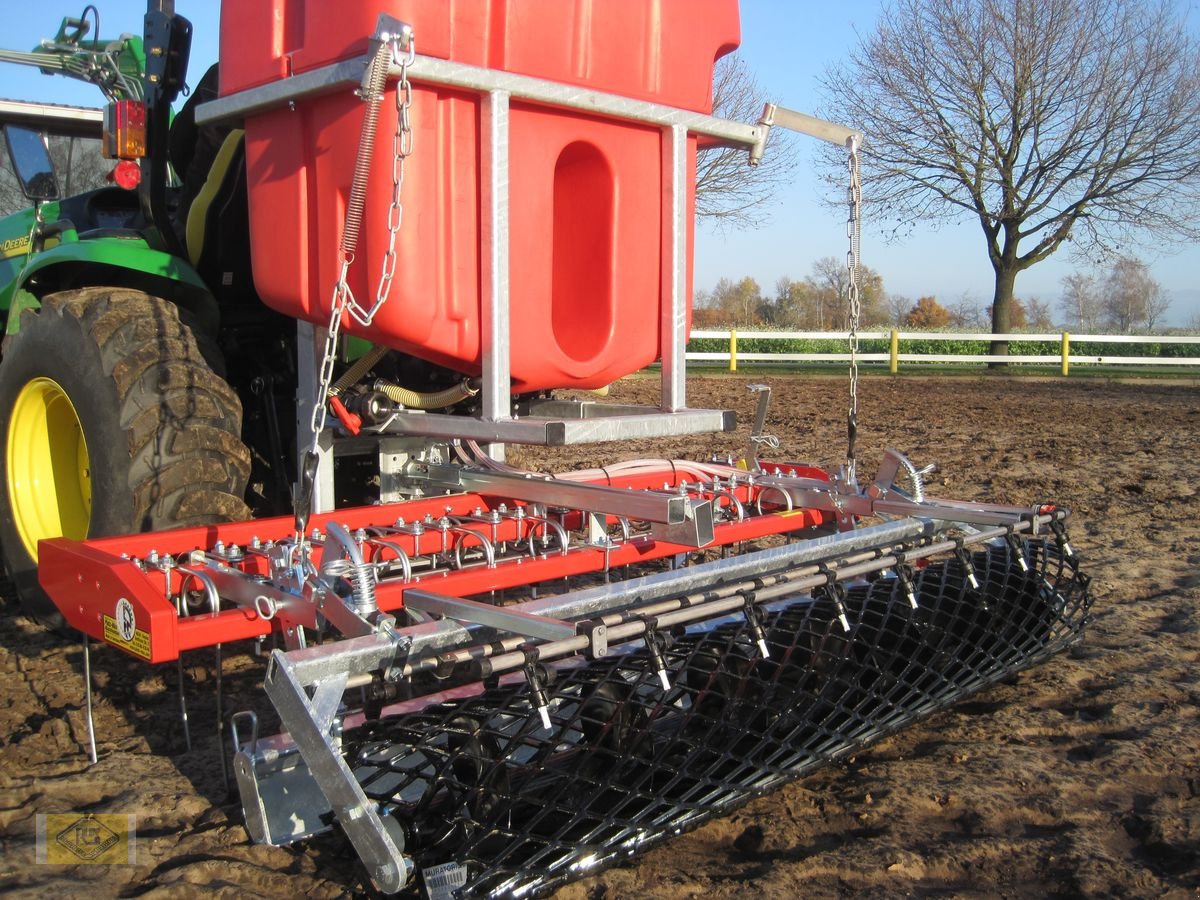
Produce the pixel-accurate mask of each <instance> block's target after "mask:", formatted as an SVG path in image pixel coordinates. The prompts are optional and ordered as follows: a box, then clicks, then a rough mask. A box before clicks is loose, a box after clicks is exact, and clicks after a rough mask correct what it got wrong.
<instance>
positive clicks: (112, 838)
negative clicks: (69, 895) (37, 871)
mask: <svg viewBox="0 0 1200 900" xmlns="http://www.w3.org/2000/svg"><path fill="white" fill-rule="evenodd" d="M134 827H135V817H134V816H129V815H123V814H115V813H96V814H92V813H88V814H86V815H80V814H79V813H44V814H41V813H39V814H38V817H37V861H38V862H39V863H42V864H46V865H52V866H53V865H59V866H64V865H65V866H77V865H80V864H85V865H93V866H97V865H100V866H104V865H107V866H112V865H118V866H121V865H133V864H134V862H135V832H134Z"/></svg>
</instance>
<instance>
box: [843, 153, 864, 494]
mask: <svg viewBox="0 0 1200 900" xmlns="http://www.w3.org/2000/svg"><path fill="white" fill-rule="evenodd" d="M847 146H848V148H849V150H850V154H849V159H848V160H847V168H848V170H849V174H850V186H849V188H848V190H847V192H846V193H847V202H848V205H849V207H850V216H849V218H848V219H847V220H846V237H847V238H848V239H849V241H850V249H849V250H848V251H847V253H846V274H847V275H848V276H849V278H848V284H847V286H846V300H847V304H848V306H849V323H848V324H849V331H850V408H849V410H848V411H847V415H846V481H847V482H848V483H849V484H855V483H856V482H857V478H856V473H855V468H856V465H857V458H856V452H855V441H856V439H857V437H858V328H859V324H860V319H861V318H862V303H861V298H860V297H859V290H858V277H859V272H858V269H859V253H860V248H861V243H862V179H861V173H860V171H859V149H858V137H857V135H855V136H852V137H851V138H850V139H849V141H847Z"/></svg>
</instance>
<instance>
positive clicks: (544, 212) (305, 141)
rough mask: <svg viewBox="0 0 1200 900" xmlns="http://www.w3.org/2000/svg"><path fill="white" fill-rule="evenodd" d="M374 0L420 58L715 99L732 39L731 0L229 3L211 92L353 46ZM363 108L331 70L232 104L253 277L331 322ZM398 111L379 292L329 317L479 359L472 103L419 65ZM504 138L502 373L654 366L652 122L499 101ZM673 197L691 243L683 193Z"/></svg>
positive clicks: (659, 178)
mask: <svg viewBox="0 0 1200 900" xmlns="http://www.w3.org/2000/svg"><path fill="white" fill-rule="evenodd" d="M381 10H382V11H386V12H387V13H389V14H390V15H392V16H394V17H396V18H397V19H400V20H402V21H405V22H408V23H410V24H411V25H412V26H413V33H414V37H415V41H416V46H417V51H418V52H419V53H421V54H423V55H427V56H437V57H442V58H448V59H453V60H456V61H458V62H464V63H470V64H473V65H481V66H486V67H488V68H494V69H502V70H506V71H510V72H517V73H521V74H525V75H532V76H536V77H540V78H547V79H551V80H554V81H560V82H566V83H569V84H577V85H583V86H586V87H589V88H593V89H596V90H600V91H606V92H609V93H615V94H621V95H624V96H628V97H634V98H637V99H643V100H652V101H654V102H657V103H663V104H666V105H670V106H678V107H683V108H687V109H692V110H696V111H699V112H708V111H709V110H710V108H711V89H712V67H713V62H714V61H715V59H716V58H717V57H719V56H721V55H722V54H724V53H727V52H729V51H730V50H732V49H733V48H734V47H735V46H736V45H737V40H738V17H737V3H736V0H386V2H384V3H382V4H381V3H380V2H379V0H372V2H369V3H366V2H361V0H351V2H342V3H337V4H334V3H330V2H320V0H266V2H255V3H246V2H234V0H227V2H225V3H224V4H223V8H222V18H221V93H222V95H227V94H230V93H234V92H236V91H239V90H242V89H245V88H248V87H253V86H255V85H259V84H263V83H265V82H268V81H273V80H277V79H280V78H284V77H287V76H288V75H289V74H294V73H298V72H302V71H306V70H309V69H313V68H316V67H319V66H322V65H326V64H328V63H331V62H335V61H337V60H341V59H346V58H351V57H354V56H359V55H361V54H363V53H365V52H367V50H368V38H369V35H370V34H371V33H372V32H373V31H374V29H375V24H376V18H377V16H378V14H379V12H380V11H381ZM394 90H395V86H394V83H393V84H391V85H389V89H388V92H387V97H386V98H385V100H384V103H383V106H382V114H381V117H380V123H379V138H378V140H377V142H376V148H375V156H374V165H373V167H372V173H371V178H370V183H369V186H368V194H367V203H366V209H365V217H364V223H363V228H362V234H361V238H360V243H359V247H358V253H357V255H356V259H355V262H354V265H353V267H352V269H351V279H350V286H351V289H352V290H353V292H354V294H355V296H356V297H358V298H359V299H360V300H361V301H362V302H363V303H364V305H370V300H371V299H372V298H373V297H374V294H375V286H376V283H377V281H378V278H379V271H380V263H381V260H382V256H383V254H384V252H385V251H386V248H387V241H388V236H387V216H388V208H389V205H390V200H391V193H392V184H391V172H392V141H391V133H392V131H393V130H394V128H395V121H396V119H395V117H396V113H395V106H394ZM362 115H363V103H362V102H361V101H360V100H359V99H358V98H357V97H356V96H355V95H354V94H353V92H352V90H351V89H350V88H345V89H342V90H339V91H337V92H334V93H332V94H326V95H321V96H317V97H313V98H305V99H302V100H299V101H297V102H296V104H295V108H280V109H277V110H272V111H269V112H266V113H260V114H255V115H253V116H251V117H249V118H248V119H247V121H246V165H247V177H248V184H249V193H250V224H251V241H252V252H253V259H254V279H255V284H256V286H257V288H258V291H259V294H260V295H261V296H262V298H263V300H264V301H265V302H266V303H268V304H269V305H270V306H272V307H274V308H275V309H278V310H280V311H281V312H284V313H286V314H288V315H291V316H296V317H299V318H304V319H309V320H312V321H314V322H325V321H326V320H327V318H328V312H329V304H330V299H331V296H332V292H333V287H334V284H335V282H336V280H337V264H338V246H339V243H340V239H341V231H342V225H343V217H344V214H345V208H346V203H347V198H348V196H349V190H350V181H351V175H352V173H353V169H354V160H355V155H356V153H357V149H358V142H359V133H360V126H361V121H362ZM411 121H412V127H413V132H414V133H413V152H412V156H411V157H410V158H409V160H408V163H407V169H406V177H405V183H404V194H403V203H404V219H403V224H402V227H401V229H400V233H399V236H398V239H397V257H398V265H397V268H396V279H395V284H394V287H393V289H392V294H391V299H390V300H389V301H388V303H387V305H386V306H385V307H384V309H383V310H382V311H381V312H380V313H379V315H378V316H377V317H376V319H375V321H374V323H373V324H372V326H371V327H370V328H366V329H364V328H361V327H358V326H356V325H355V323H353V322H352V321H351V320H349V319H347V320H346V323H345V325H346V329H347V331H349V332H351V333H356V334H359V335H361V336H363V337H366V338H368V339H370V340H372V341H374V342H376V343H380V344H385V345H387V346H390V347H394V348H397V349H400V350H403V351H405V352H407V353H411V354H412V355H414V356H417V357H420V358H423V359H427V360H430V361H432V362H436V363H440V364H442V365H445V366H448V367H450V368H452V369H455V370H457V371H462V372H468V373H477V372H478V371H479V367H480V358H481V349H480V303H481V287H480V285H481V282H480V267H481V246H480V221H481V211H480V168H479V158H480V144H479V140H480V137H479V136H480V101H479V98H478V97H477V96H476V95H475V94H472V93H467V92H461V91H457V90H450V89H445V88H438V87H435V86H427V85H422V84H420V82H419V81H416V80H415V89H414V92H413V107H412V112H411ZM510 138H511V140H510V151H509V165H510V171H509V176H510V178H509V184H510V210H511V212H510V225H511V229H510V236H509V242H510V294H511V310H510V315H511V335H512V337H511V346H510V356H511V360H512V362H511V370H512V376H513V390H514V391H518V390H521V391H523V390H534V389H540V388H549V387H599V386H601V385H604V384H607V383H609V382H610V381H612V380H614V379H615V378H618V377H620V376H621V375H624V374H627V373H629V372H632V371H636V370H637V369H639V368H642V367H643V366H645V365H648V364H649V363H651V362H653V361H654V360H655V359H656V358H657V356H658V346H659V322H660V311H661V305H662V302H663V297H662V244H663V240H662V227H663V222H662V214H661V205H662V185H663V173H662V140H663V137H662V134H661V132H660V130H659V129H658V128H657V127H653V126H644V125H638V124H634V123H625V122H615V121H612V120H608V119H601V118H597V117H592V116H588V115H584V114H580V113H575V112H570V111H565V110H554V109H548V108H546V107H536V106H533V105H529V104H523V103H520V102H516V101H514V102H513V104H512V111H511V120H510ZM689 171H690V172H691V173H693V175H694V171H695V143H694V141H692V142H691V143H690V146H689ZM693 180H694V178H693ZM688 208H689V216H688V221H689V225H688V245H689V256H690V246H691V239H692V235H691V225H690V222H691V215H690V213H691V210H692V197H691V196H690V194H689V203H688ZM688 292H689V296H690V292H691V275H690V266H689V277H688Z"/></svg>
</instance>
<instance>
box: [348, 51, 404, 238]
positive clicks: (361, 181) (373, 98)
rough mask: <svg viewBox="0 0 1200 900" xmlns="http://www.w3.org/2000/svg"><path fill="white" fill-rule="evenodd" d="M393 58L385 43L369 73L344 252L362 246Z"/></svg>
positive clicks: (351, 187) (352, 182) (377, 52)
mask: <svg viewBox="0 0 1200 900" xmlns="http://www.w3.org/2000/svg"><path fill="white" fill-rule="evenodd" d="M391 59H392V50H391V46H390V45H389V44H387V43H381V44H380V45H379V48H378V49H377V50H376V51H375V55H374V56H373V57H372V58H371V68H370V71H369V73H368V76H367V88H366V93H365V96H363V100H364V101H366V104H367V108H366V110H365V111H364V112H363V123H362V135H361V137H360V138H359V142H358V156H357V157H356V158H355V160H354V178H353V179H352V180H351V182H350V200H349V203H348V204H347V206H346V225H345V228H344V230H343V231H342V252H343V253H344V254H346V255H347V256H353V255H354V251H355V249H356V248H357V247H358V234H359V231H360V230H361V228H362V217H363V206H364V205H365V203H366V199H367V174H368V173H369V172H370V169H371V155H372V153H373V152H374V150H375V132H376V131H377V130H378V127H379V106H380V102H381V101H382V100H383V91H384V87H385V86H386V85H387V76H388V67H389V64H390V63H391Z"/></svg>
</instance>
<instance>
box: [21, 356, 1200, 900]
mask: <svg viewBox="0 0 1200 900" xmlns="http://www.w3.org/2000/svg"><path fill="white" fill-rule="evenodd" d="M750 380H753V379H746V378H735V377H713V378H705V379H694V380H693V382H692V384H691V386H690V392H691V393H690V400H691V403H692V405H694V406H701V405H705V406H707V405H713V406H720V407H732V408H736V409H738V410H739V412H740V413H741V415H742V418H743V420H748V419H749V417H750V411H751V409H752V401H751V400H750V399H749V396H748V394H747V392H746V387H745V386H746V384H747V383H748V382H749V381H750ZM756 380H762V377H761V376H759V377H758V378H757V379H756ZM772 382H773V384H774V385H775V388H776V396H775V403H774V406H773V412H772V416H771V420H770V430H772V431H773V432H774V433H775V434H777V435H778V436H779V438H780V441H781V444H782V447H781V451H780V452H781V455H782V456H784V457H787V458H793V459H803V460H812V461H815V462H819V463H823V464H836V463H837V462H838V461H839V456H840V454H841V453H842V452H843V447H844V442H845V414H844V409H845V391H846V387H845V383H844V381H842V380H841V379H823V378H811V377H809V378H795V377H776V378H774V379H772ZM654 388H655V385H654V382H652V381H649V380H645V379H640V380H639V379H633V380H629V381H626V382H622V383H620V384H618V385H617V386H616V387H615V389H614V392H613V393H614V399H617V400H621V401H643V402H645V401H647V400H650V399H651V395H652V392H653V390H654ZM744 439H745V430H744V429H743V431H742V432H740V433H739V434H738V435H735V436H733V437H732V438H731V437H730V436H724V437H715V438H710V437H703V438H696V439H690V440H686V441H681V442H678V445H677V446H675V447H674V448H673V452H674V453H676V454H678V455H680V456H692V457H696V456H700V457H707V456H709V455H710V454H711V453H712V452H714V451H719V452H724V451H725V450H728V449H736V448H738V447H740V446H741V444H742V443H743V442H744ZM859 442H860V456H861V460H862V462H861V469H862V471H864V472H867V473H869V472H870V471H871V470H872V469H873V467H874V465H875V464H876V463H877V462H878V459H879V456H880V452H881V451H882V449H883V448H885V447H887V446H896V447H898V448H900V449H903V450H905V451H906V452H908V453H909V454H910V455H911V456H912V458H913V459H914V460H916V461H918V462H920V463H924V462H927V461H936V462H937V463H938V466H939V468H938V472H937V474H936V475H935V476H933V483H934V485H935V486H936V488H937V492H938V493H941V494H944V495H945V496H952V497H964V498H980V499H988V500H993V501H1000V502H1013V503H1022V504H1028V503H1033V502H1036V501H1042V500H1053V501H1056V502H1059V503H1061V504H1064V505H1068V506H1070V507H1072V508H1073V509H1074V511H1075V517H1074V520H1073V526H1072V532H1073V538H1074V543H1075V546H1076V549H1077V551H1078V552H1079V553H1080V555H1081V556H1082V557H1084V559H1085V561H1086V570H1087V571H1088V572H1090V573H1091V575H1092V576H1093V578H1094V582H1093V588H1094V593H1095V595H1096V605H1095V608H1094V621H1093V622H1092V624H1091V626H1090V628H1089V630H1088V632H1087V634H1086V637H1085V641H1084V643H1083V644H1081V645H1079V646H1077V647H1075V648H1074V649H1072V650H1071V651H1069V652H1067V653H1065V654H1062V655H1060V656H1059V657H1057V658H1055V659H1054V660H1052V661H1051V662H1049V663H1047V664H1045V665H1043V666H1041V667H1039V668H1037V669H1034V670H1032V671H1030V672H1027V673H1025V674H1023V675H1021V676H1020V677H1019V678H1018V679H1017V680H1016V681H1015V683H1011V684H1004V685H1001V686H998V687H995V688H993V689H990V690H988V691H986V692H985V693H983V694H980V695H977V696H976V697H974V698H972V700H970V701H968V702H967V703H965V704H963V705H961V706H959V707H956V708H955V709H952V710H950V711H948V712H944V713H941V714H938V715H936V716H935V717H933V718H931V719H929V720H927V721H926V722H924V723H923V724H921V725H919V726H917V727H915V728H912V729H910V730H908V731H906V732H904V733H902V734H900V735H898V736H896V737H893V738H890V739H888V740H886V741H884V742H882V743H880V744H877V745H875V746H874V747H872V748H870V749H868V750H866V751H864V752H862V753H860V754H859V755H858V756H857V757H855V758H854V759H853V760H850V761H848V762H845V763H842V764H838V765H836V766H832V767H829V768H826V769H825V770H822V771H820V772H818V773H817V774H814V775H812V776H810V777H807V778H804V779H802V780H800V781H798V782H796V783H794V784H792V785H791V786H790V787H788V788H785V789H784V790H782V791H779V792H778V793H776V794H774V795H772V796H770V797H768V798H764V799H761V800H758V801H755V802H753V803H751V804H750V805H748V806H746V807H744V808H743V809H742V810H740V811H739V812H736V813H734V814H733V815H731V816H729V817H727V818H725V819H721V820H718V821H715V822H712V823H710V824H708V825H706V826H704V827H703V828H700V829H699V830H697V831H694V832H692V833H691V834H688V835H685V836H683V837H680V838H678V839H676V840H674V841H672V842H671V843H669V844H667V845H666V846H664V847H662V848H659V849H657V850H654V851H652V852H650V853H648V854H647V855H645V856H643V857H641V858H640V859H638V860H636V861H635V862H634V863H632V864H630V865H628V866H626V867H623V868H618V869H613V870H610V871H608V872H605V873H603V874H601V875H599V876H596V877H593V878H591V879H589V880H586V881H582V882H579V883H578V884H575V885H571V886H568V887H567V888H565V889H563V890H562V891H560V893H559V895H558V896H560V897H562V898H572V900H582V898H599V897H605V898H613V897H639V898H640V897H650V898H684V897H700V896H704V897H742V896H747V895H750V894H755V895H758V896H762V897H795V896H808V897H822V896H839V895H859V894H862V895H870V896H873V897H874V896H909V895H914V894H915V895H929V894H933V895H946V896H997V895H1000V896H1061V897H1076V896H1088V897H1092V896H1136V897H1148V896H1172V897H1181V898H1182V897H1195V896H1196V893H1197V888H1198V887H1200V610H1198V608H1197V601H1198V600H1200V541H1198V536H1200V502H1198V501H1197V495H1196V491H1197V489H1198V487H1200V459H1198V455H1197V451H1198V449H1200V385H1198V384H1196V383H1194V382H1193V383H1190V384H1189V383H1184V384H1165V383H1161V382H1144V383H1139V384H1115V383H1109V382H1106V381H1101V380H1099V379H1096V380H1081V381H1071V382H1068V383H1063V382H1061V381H1058V380H1053V381H1016V380H1002V379H991V378H986V379H965V378H962V379H951V380H934V379H918V378H910V377H905V378H902V379H898V380H895V379H890V378H884V377H872V378H867V379H865V380H864V382H863V384H862V387H861V411H860V438H859ZM641 449H643V448H622V450H621V451H620V453H619V456H622V457H624V456H629V455H633V454H635V453H638V452H639V451H640V450H641ZM668 452H672V450H670V449H665V448H661V447H660V448H659V449H658V451H657V455H662V454H664V453H668ZM586 457H587V454H577V455H575V456H574V457H573V458H572V462H574V463H582V462H584V461H585V459H586ZM525 458H526V459H527V460H528V462H529V463H530V464H531V465H553V464H554V461H553V459H552V458H551V457H549V456H548V455H546V454H545V453H538V454H532V453H531V454H527V455H526V457H525ZM609 458H612V457H611V456H610V457H609ZM559 459H560V460H561V459H562V457H559ZM81 657H82V654H81V652H80V649H79V647H78V645H75V644H68V643H64V642H63V641H62V640H61V639H59V638H57V637H55V636H52V635H49V634H47V633H45V632H44V631H42V630H40V629H39V628H38V627H37V626H35V625H34V624H32V623H31V622H29V621H28V620H27V619H25V618H24V617H22V616H21V615H19V614H18V613H17V612H16V611H15V610H14V609H13V607H12V606H11V604H9V605H7V606H6V607H5V609H4V611H3V615H0V748H2V749H0V762H2V765H0V835H2V842H3V843H2V852H3V856H2V857H0V891H15V892H17V893H18V894H25V895H28V896H36V897H75V896H82V895H90V896H92V897H97V898H99V897H107V896H146V897H176V896H178V897H186V896H193V895H196V894H199V893H202V892H203V893H204V894H206V895H208V894H216V895H224V896H230V897H243V896H253V895H262V896H314V897H339V896H346V895H352V894H354V893H356V892H361V890H362V888H363V884H362V876H361V873H360V871H359V869H358V867H357V865H356V863H355V862H354V860H353V858H352V856H351V855H350V852H349V851H348V849H347V847H346V846H345V844H344V843H343V842H342V841H341V840H340V838H337V837H332V836H331V837H324V838H320V839H315V840H313V841H310V842H309V843H308V844H306V845H303V846H300V847H293V848H270V847H261V846H252V845H250V844H249V843H248V840H247V837H246V833H245V831H244V829H243V827H242V826H241V824H240V808H239V806H238V804H237V802H236V800H235V799H232V798H229V797H227V795H226V793H225V789H224V787H223V785H222V779H221V770H220V764H219V762H218V757H217V755H216V752H215V748H216V739H215V737H214V731H215V723H214V718H213V714H212V710H211V695H212V689H213V678H212V667H211V658H210V655H209V654H208V653H203V654H201V653H194V654H191V655H189V658H188V660H187V666H186V669H185V681H186V684H187V694H188V697H189V698H190V699H191V700H192V709H191V724H192V731H193V741H194V744H195V749H194V750H193V751H192V752H190V753H189V752H185V751H184V750H183V747H182V743H183V738H182V734H181V730H180V726H179V722H178V716H177V703H178V695H177V692H176V688H175V683H176V682H175V669H174V667H173V666H166V667H161V668H160V669H157V670H154V671H147V670H146V669H145V668H144V667H143V666H141V665H140V664H138V663H136V662H134V661H132V660H130V659H128V658H126V657H124V656H122V655H120V654H118V653H117V652H115V651H111V650H102V651H100V652H98V653H97V654H95V657H94V665H95V668H96V682H97V684H98V699H97V708H96V723H97V730H98V736H99V752H100V761H99V763H97V764H96V765H94V766H91V765H89V764H88V763H87V760H86V758H85V756H84V755H83V752H82V749H81V742H82V739H83V736H84V729H83V717H82V680H81V675H80V672H81V665H82V658H81ZM226 672H227V679H226V682H227V683H226V688H227V691H228V692H229V693H230V694H231V695H232V696H231V697H230V699H229V700H228V703H229V707H230V708H235V709H236V708H238V707H239V706H246V705H250V704H251V703H252V702H256V701H255V698H256V697H257V696H258V692H259V688H258V680H259V679H260V678H261V672H262V663H261V660H257V659H255V658H254V657H253V656H252V655H251V654H250V653H248V652H246V648H237V650H236V651H235V652H234V653H233V656H232V658H231V659H228V660H227V661H226ZM39 812H42V813H49V812H119V813H133V814H135V815H136V816H137V835H138V844H137V864H136V865H133V866H113V867H98V866H76V867H56V866H45V865H42V866H39V865H37V864H36V863H35V861H34V829H35V814H36V813H39Z"/></svg>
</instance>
